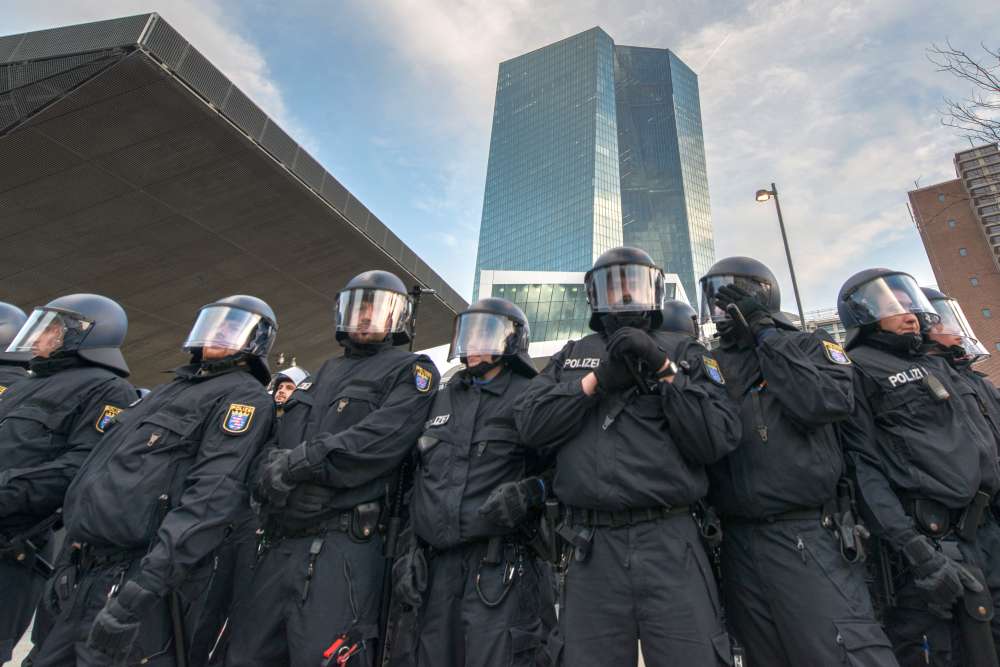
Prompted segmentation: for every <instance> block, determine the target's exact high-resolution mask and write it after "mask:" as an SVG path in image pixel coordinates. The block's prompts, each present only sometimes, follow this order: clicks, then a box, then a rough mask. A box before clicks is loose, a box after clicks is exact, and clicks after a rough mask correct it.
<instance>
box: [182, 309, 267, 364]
mask: <svg viewBox="0 0 1000 667" xmlns="http://www.w3.org/2000/svg"><path fill="white" fill-rule="evenodd" d="M260 321H261V316H260V315H258V314H257V313H251V312H250V311H248V310H242V309H240V308H233V307H232V306H224V305H219V306H206V307H205V308H202V309H201V310H200V311H199V312H198V319H197V320H195V323H194V326H193V327H191V333H189V334H188V337H187V340H185V341H184V345H183V347H184V348H185V349H188V350H190V349H193V348H206V347H214V348H220V349H224V350H228V351H229V352H228V353H227V354H236V353H237V352H249V351H250V348H251V343H252V342H253V339H254V334H255V329H256V328H257V325H258V324H259V323H260Z"/></svg>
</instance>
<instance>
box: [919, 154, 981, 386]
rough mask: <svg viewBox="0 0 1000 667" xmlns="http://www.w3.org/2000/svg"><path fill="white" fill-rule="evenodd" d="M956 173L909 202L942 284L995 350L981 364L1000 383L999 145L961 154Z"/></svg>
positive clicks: (958, 156) (921, 192) (940, 286)
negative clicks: (952, 177)
mask: <svg viewBox="0 0 1000 667" xmlns="http://www.w3.org/2000/svg"><path fill="white" fill-rule="evenodd" d="M955 173H956V174H957V176H958V178H956V179H955V180H952V181H945V182H943V183H937V184H935V185H929V186H927V187H923V188H920V189H918V190H913V191H911V192H910V193H909V198H910V207H911V209H912V211H913V215H914V219H915V221H916V224H917V228H918V229H919V230H920V237H921V239H922V240H923V242H924V248H925V249H926V251H927V257H928V258H929V259H930V263H931V268H932V269H933V270H934V276H935V277H936V278H937V283H938V288H939V289H940V290H941V291H942V292H944V293H945V294H947V295H948V296H951V297H954V298H955V299H958V301H959V303H961V304H962V309H963V310H964V311H965V315H966V317H967V318H968V319H969V323H970V324H971V325H972V328H973V330H974V331H975V333H976V336H978V338H979V340H980V342H982V344H983V345H984V346H985V347H986V348H987V349H988V350H989V351H990V352H991V353H992V355H993V356H992V357H991V358H989V359H987V360H985V361H982V362H980V363H979V364H978V365H977V366H976V367H977V368H978V369H979V370H980V371H982V372H984V373H987V374H988V375H989V377H990V380H992V381H993V383H994V384H996V385H998V386H1000V147H998V145H997V144H992V145H987V146H978V147H976V148H972V149H969V150H967V151H962V152H960V153H957V154H956V155H955Z"/></svg>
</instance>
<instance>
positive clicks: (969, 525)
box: [955, 491, 990, 542]
mask: <svg viewBox="0 0 1000 667" xmlns="http://www.w3.org/2000/svg"><path fill="white" fill-rule="evenodd" d="M989 505H990V494H988V493H986V492H985V491H976V496H975V497H974V498H973V499H972V503H971V504H970V505H969V506H968V507H966V508H965V511H964V512H962V516H961V517H960V518H959V520H958V523H957V524H956V525H955V533H956V534H957V535H958V537H959V539H960V540H962V541H963V542H975V541H976V533H977V532H978V531H979V525H980V524H981V523H982V521H983V514H984V513H985V512H986V508H987V507H989Z"/></svg>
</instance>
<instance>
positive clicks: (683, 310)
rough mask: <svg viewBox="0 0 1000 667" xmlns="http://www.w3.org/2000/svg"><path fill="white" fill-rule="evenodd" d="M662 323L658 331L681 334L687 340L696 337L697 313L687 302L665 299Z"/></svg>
mask: <svg viewBox="0 0 1000 667" xmlns="http://www.w3.org/2000/svg"><path fill="white" fill-rule="evenodd" d="M662 311H663V322H662V323H661V324H660V331H667V332H671V333H675V334H681V335H683V336H686V337H688V338H697V337H698V313H696V312H695V310H694V308H692V307H691V306H690V305H689V304H688V302H687V301H681V300H680V299H667V300H666V301H664V302H663V308H662Z"/></svg>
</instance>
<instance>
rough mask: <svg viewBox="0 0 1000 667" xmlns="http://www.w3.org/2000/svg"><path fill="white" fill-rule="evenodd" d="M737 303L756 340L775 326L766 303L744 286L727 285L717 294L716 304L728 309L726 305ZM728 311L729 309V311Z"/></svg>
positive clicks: (750, 332)
mask: <svg viewBox="0 0 1000 667" xmlns="http://www.w3.org/2000/svg"><path fill="white" fill-rule="evenodd" d="M731 304H732V305H735V306H736V308H737V309H738V310H739V311H740V312H741V313H742V314H743V319H745V320H746V321H747V324H748V325H749V327H750V331H749V332H748V333H749V334H750V335H751V336H753V338H754V340H755V341H756V340H757V339H758V338H759V337H760V335H761V334H762V333H764V332H765V331H766V330H768V329H773V328H774V319H773V318H772V317H771V312H770V311H769V310H768V309H767V307H766V306H764V304H762V303H761V302H760V301H758V300H757V299H756V298H755V297H754V296H753V295H751V294H750V293H749V292H747V291H746V290H745V289H743V288H742V287H737V286H736V285H726V286H725V287H722V288H720V289H719V291H718V292H717V293H716V295H715V305H716V306H718V307H719V308H721V309H722V310H726V306H729V305H731ZM727 312H728V311H727Z"/></svg>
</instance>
